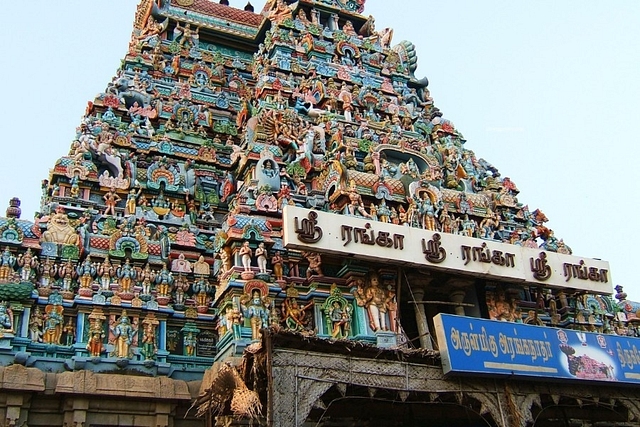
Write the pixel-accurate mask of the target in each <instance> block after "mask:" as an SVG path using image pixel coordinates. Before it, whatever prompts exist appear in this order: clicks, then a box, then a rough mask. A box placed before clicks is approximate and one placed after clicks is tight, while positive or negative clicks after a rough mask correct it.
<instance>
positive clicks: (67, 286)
mask: <svg viewBox="0 0 640 427" xmlns="http://www.w3.org/2000/svg"><path fill="white" fill-rule="evenodd" d="M58 276H59V277H60V278H61V279H62V290H63V291H71V288H72V286H73V279H74V278H75V277H76V269H75V267H74V266H73V263H72V262H71V258H69V259H68V260H67V262H66V263H64V264H62V263H61V264H60V265H59V266H58Z"/></svg>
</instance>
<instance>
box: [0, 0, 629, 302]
mask: <svg viewBox="0 0 640 427" xmlns="http://www.w3.org/2000/svg"><path fill="white" fill-rule="evenodd" d="M230 3H231V5H232V6H236V7H239V8H242V7H243V6H244V5H245V0H230ZM263 3H264V1H256V2H253V4H254V6H256V10H260V9H261V8H262V5H263ZM136 4H137V0H117V1H100V2H98V1H86V0H65V1H50V0H33V1H15V2H5V3H4V4H3V5H2V8H3V18H4V19H3V23H2V26H0V51H2V53H3V58H4V59H3V61H2V66H1V67H0V81H2V82H3V89H2V93H3V100H2V102H1V103H0V129H1V130H2V131H1V133H0V148H1V149H2V151H1V152H2V155H1V156H0V178H1V180H2V185H0V210H1V212H2V213H4V208H5V207H6V206H8V201H9V199H10V198H11V197H13V196H18V197H20V198H21V200H22V202H23V203H22V208H23V215H22V217H23V218H31V217H32V216H33V212H35V211H36V210H38V208H39V197H40V182H41V180H42V179H45V178H47V176H48V171H49V169H50V168H51V167H53V165H54V163H55V161H56V159H57V158H59V157H60V156H62V155H64V154H66V153H67V152H68V150H69V146H70V144H71V141H72V139H73V137H74V133H75V128H76V127H77V126H78V125H79V123H80V119H81V117H82V115H83V113H84V109H85V106H86V104H87V101H90V100H93V97H94V96H95V94H97V93H98V92H101V91H103V90H104V89H105V88H106V86H107V83H108V82H109V81H110V80H111V77H112V76H113V75H114V74H115V71H116V69H117V68H118V66H119V63H120V59H121V58H122V57H123V56H124V53H125V52H126V49H127V45H128V41H129V36H130V34H131V28H132V22H133V16H134V12H135V8H136ZM365 14H371V15H373V16H375V17H376V27H377V29H378V30H381V29H383V28H385V27H392V28H394V29H395V33H394V38H393V44H396V43H398V42H400V41H401V40H411V41H413V42H414V43H415V44H416V46H417V52H418V59H419V62H418V64H419V65H418V71H417V72H416V74H417V76H418V77H423V76H427V77H428V78H429V80H430V85H429V87H430V90H431V94H432V96H433V98H434V101H435V104H436V105H437V106H438V107H439V108H440V110H441V111H442V112H443V113H444V116H445V117H446V118H448V119H450V120H451V121H453V122H454V123H455V124H456V127H457V128H458V130H459V131H460V132H462V134H464V136H465V137H466V139H467V143H466V146H467V148H469V149H471V150H474V151H475V153H476V155H477V156H478V157H482V158H484V159H486V160H487V161H489V162H490V163H492V164H494V165H495V166H497V167H498V168H499V169H500V171H501V173H502V175H503V176H508V177H510V178H511V179H512V180H513V181H514V182H515V183H516V184H517V186H518V188H519V189H520V195H519V200H520V201H521V202H523V203H525V204H528V205H529V207H530V209H531V210H533V209H536V208H540V209H542V210H543V211H544V212H545V214H546V215H547V217H549V219H550V221H549V223H548V224H547V225H548V226H550V228H552V229H553V230H554V231H555V234H556V236H557V237H559V238H563V239H564V240H565V242H566V243H567V244H568V245H569V246H570V247H571V248H572V249H573V252H574V255H578V256H584V257H593V258H601V259H604V260H607V261H609V262H610V263H611V271H612V277H613V282H614V285H617V284H620V285H623V286H624V287H625V290H626V291H627V292H628V293H629V297H630V298H632V299H635V300H640V279H638V278H637V276H636V274H635V273H634V271H635V270H634V268H635V267H634V265H635V263H636V262H638V260H637V259H636V258H635V249H634V248H636V243H637V242H638V241H639V240H640V225H635V224H634V221H635V220H633V216H634V215H637V212H638V209H639V208H640V202H639V201H638V197H639V195H640V192H639V191H638V182H637V181H636V178H637V175H636V173H635V169H636V167H637V166H636V165H637V162H638V159H637V156H636V153H637V151H638V148H637V146H638V145H639V143H638V140H637V139H638V135H640V106H639V102H640V101H639V100H640V78H639V75H638V74H639V71H640V25H638V22H639V19H640V1H637V0H617V1H615V2H604V1H596V0H562V1H559V0H538V1H535V2H531V1H524V0H522V1H521V0H500V1H499V0H485V1H477V0H467V1H462V0H449V1H438V2H435V1H430V0H395V1H389V0H367V4H366V10H365Z"/></svg>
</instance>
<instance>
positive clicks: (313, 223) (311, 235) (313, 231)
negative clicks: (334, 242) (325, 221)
mask: <svg viewBox="0 0 640 427" xmlns="http://www.w3.org/2000/svg"><path fill="white" fill-rule="evenodd" d="M294 221H295V232H296V234H297V235H298V240H300V241H301V242H303V243H318V242H319V241H320V239H322V229H321V228H320V227H318V214H317V213H316V212H314V211H311V212H309V215H307V217H306V218H303V219H302V221H300V224H298V217H295V219H294Z"/></svg>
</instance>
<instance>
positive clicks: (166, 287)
mask: <svg viewBox="0 0 640 427" xmlns="http://www.w3.org/2000/svg"><path fill="white" fill-rule="evenodd" d="M173 282H174V278H173V275H172V274H171V272H170V271H169V270H168V269H167V266H166V265H164V266H162V270H160V272H158V273H157V274H156V284H157V287H156V289H157V291H158V296H164V297H166V296H169V293H170V291H171V285H173Z"/></svg>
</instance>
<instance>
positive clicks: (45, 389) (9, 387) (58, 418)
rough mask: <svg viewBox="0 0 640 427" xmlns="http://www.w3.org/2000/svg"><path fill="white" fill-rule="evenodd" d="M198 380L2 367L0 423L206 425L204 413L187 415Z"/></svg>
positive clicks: (193, 426) (0, 369) (18, 424)
mask: <svg viewBox="0 0 640 427" xmlns="http://www.w3.org/2000/svg"><path fill="white" fill-rule="evenodd" d="M198 383H199V382H198ZM198 385H199V384H192V383H187V382H186V381H181V380H173V379H169V378H165V377H155V378H152V377H140V376H132V375H118V374H98V373H94V372H90V371H78V372H65V373H61V374H53V373H49V374H48V373H45V372H43V371H41V370H39V369H35V368H25V367H24V366H21V365H12V366H8V367H0V426H3V427H5V426H27V425H28V426H91V425H103V426H104V425H113V426H143V425H146V426H166V427H169V426H175V427H178V426H180V427H196V426H202V425H203V424H204V423H203V420H201V419H195V418H188V417H187V418H185V413H186V410H187V409H188V408H189V405H190V403H191V400H192V397H193V396H192V393H191V390H197V388H198Z"/></svg>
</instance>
